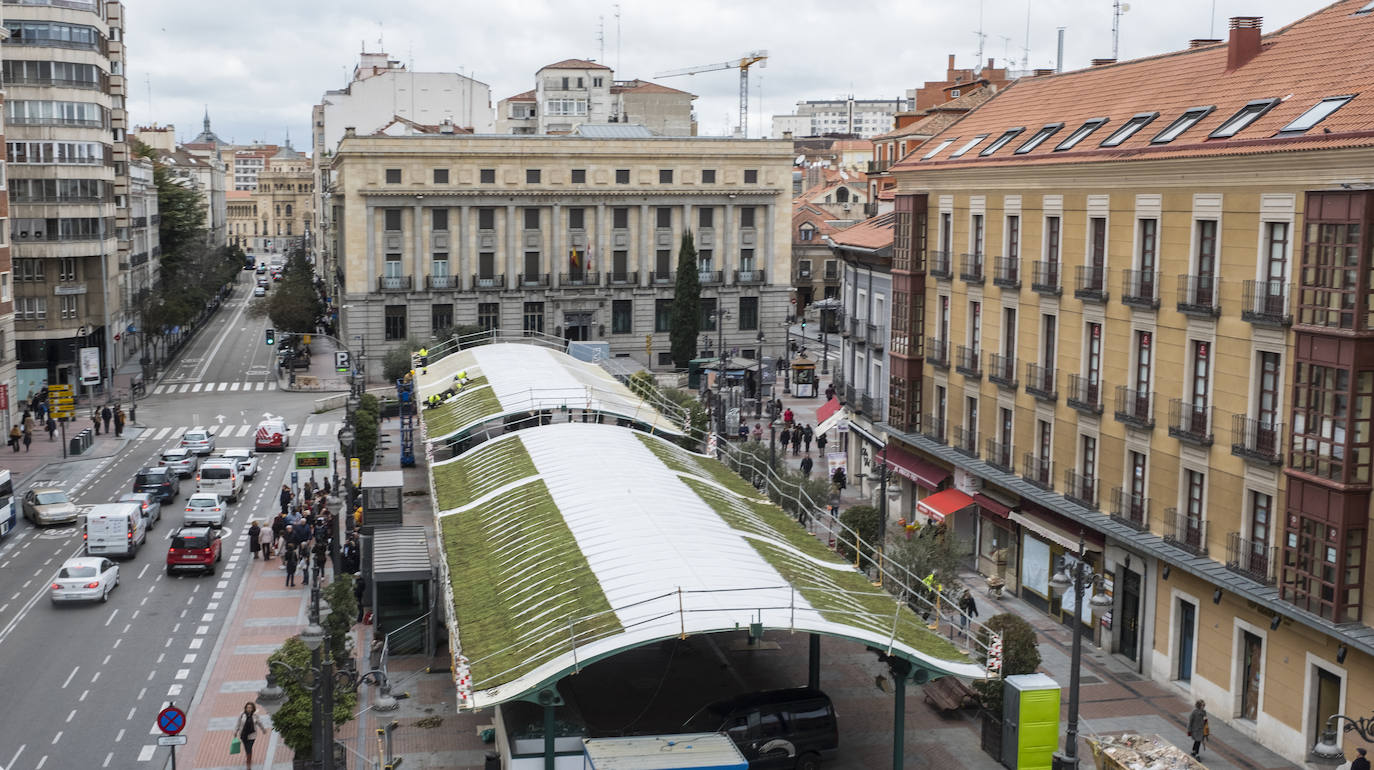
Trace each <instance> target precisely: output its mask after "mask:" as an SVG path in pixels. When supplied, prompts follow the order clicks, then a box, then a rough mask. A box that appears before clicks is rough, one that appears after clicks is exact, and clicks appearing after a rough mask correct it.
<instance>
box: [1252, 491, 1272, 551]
mask: <svg viewBox="0 0 1374 770" xmlns="http://www.w3.org/2000/svg"><path fill="white" fill-rule="evenodd" d="M1273 520H1274V498H1273V497H1270V496H1269V495H1266V494H1264V493H1263V492H1254V491H1251V492H1250V555H1251V559H1252V560H1253V558H1254V557H1255V556H1260V557H1262V558H1266V559H1267V557H1268V555H1269V554H1268V552H1267V551H1266V548H1267V546H1268V545H1269V527H1270V525H1271V524H1272V523H1273Z"/></svg>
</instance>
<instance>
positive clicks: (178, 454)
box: [157, 446, 200, 479]
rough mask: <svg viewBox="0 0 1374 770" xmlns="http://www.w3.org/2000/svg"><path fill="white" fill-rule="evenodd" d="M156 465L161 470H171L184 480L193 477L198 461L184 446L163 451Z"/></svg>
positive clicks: (193, 453)
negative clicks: (161, 468) (160, 467)
mask: <svg viewBox="0 0 1374 770" xmlns="http://www.w3.org/2000/svg"><path fill="white" fill-rule="evenodd" d="M157 464H158V465H160V466H162V467H163V468H171V469H172V470H174V471H176V472H177V475H178V476H180V477H182V478H183V479H184V478H189V477H191V476H194V475H195V473H196V467H197V466H199V465H200V460H199V459H198V458H197V457H196V454H195V452H192V451H191V450H190V449H188V448H186V447H184V446H178V447H172V448H171V449H167V450H164V451H163V452H162V455H161V456H160V457H158V459H157Z"/></svg>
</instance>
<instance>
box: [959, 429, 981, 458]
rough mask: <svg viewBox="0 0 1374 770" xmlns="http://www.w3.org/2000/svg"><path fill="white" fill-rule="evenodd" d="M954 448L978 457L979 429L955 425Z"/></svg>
mask: <svg viewBox="0 0 1374 770" xmlns="http://www.w3.org/2000/svg"><path fill="white" fill-rule="evenodd" d="M953 448H954V451H956V452H958V453H959V454H961V455H963V456H965V457H972V458H975V459H976V458H977V457H978V430H977V429H976V428H965V427H964V426H962V425H955V426H954V444H953Z"/></svg>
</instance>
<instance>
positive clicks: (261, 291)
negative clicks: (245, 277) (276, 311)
mask: <svg viewBox="0 0 1374 770" xmlns="http://www.w3.org/2000/svg"><path fill="white" fill-rule="evenodd" d="M253 296H254V297H266V296H267V289H266V288H265V287H262V286H254V287H253Z"/></svg>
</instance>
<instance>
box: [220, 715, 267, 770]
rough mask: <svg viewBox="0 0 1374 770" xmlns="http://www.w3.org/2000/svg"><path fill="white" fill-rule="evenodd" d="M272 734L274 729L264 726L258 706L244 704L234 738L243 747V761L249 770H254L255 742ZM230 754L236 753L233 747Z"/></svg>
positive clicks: (235, 727)
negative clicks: (261, 736) (260, 737)
mask: <svg viewBox="0 0 1374 770" xmlns="http://www.w3.org/2000/svg"><path fill="white" fill-rule="evenodd" d="M270 732H272V728H270V727H268V726H267V725H265V724H263V721H262V717H260V716H258V706H257V704H255V703H253V701H251V700H250V701H248V702H247V703H245V704H243V713H242V714H239V721H238V723H237V724H236V725H234V738H235V739H237V740H238V741H239V743H241V744H242V745H243V761H244V766H245V767H247V768H248V770H253V742H254V741H256V740H257V739H258V735H260V734H261V735H266V734H268V733H270ZM229 753H230V754H232V753H234V749H233V747H230V749H229Z"/></svg>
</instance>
